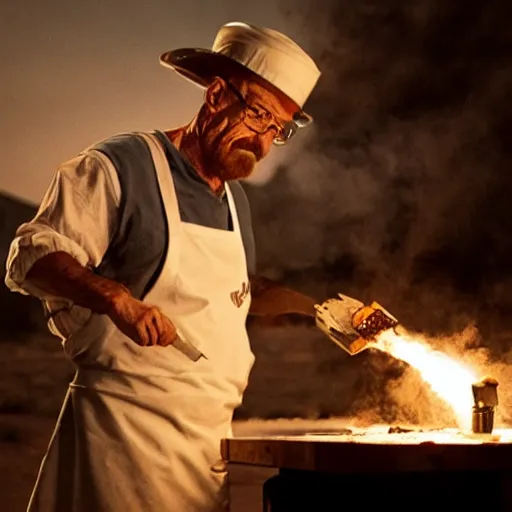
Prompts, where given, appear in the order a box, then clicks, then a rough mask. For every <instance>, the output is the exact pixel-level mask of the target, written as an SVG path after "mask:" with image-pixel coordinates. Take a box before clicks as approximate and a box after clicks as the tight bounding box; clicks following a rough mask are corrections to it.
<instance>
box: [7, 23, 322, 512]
mask: <svg viewBox="0 0 512 512" xmlns="http://www.w3.org/2000/svg"><path fill="white" fill-rule="evenodd" d="M161 62H162V63H163V64H164V65H166V66H168V67H170V68H172V69H174V70H175V71H177V72H178V73H180V74H181V75H184V76H185V77H187V78H189V79H191V80H192V81H194V82H195V83H196V84H199V85H201V86H203V87H205V88H206V92H205V100H204V104H203V105H202V107H201V108H200V110H199V112H198V114H197V115H196V117H195V118H194V119H193V120H192V122H190V124H188V125H187V126H184V127H180V128H176V129H172V130H168V131H166V132H162V131H155V132H153V133H130V134H120V135H116V136H114V137H111V138H109V139H107V140H105V141H102V142H100V143H98V144H95V145H94V146H91V147H90V148H88V149H87V150H85V151H84V152H82V153H81V154H80V155H78V156H77V157H76V158H74V159H72V160H70V161H68V162H66V163H64V164H63V165H62V166H61V168H60V169H59V170H58V172H57V173H56V174H55V176H54V178H53V181H52V183H51V186H50V187H49V189H48V192H47V194H46V196H45V198H44V199H43V201H42V205H41V207H40V209H39V211H38V213H37V215H36V217H35V218H34V219H33V220H32V221H31V222H29V223H27V224H24V225H22V226H21V227H20V228H19V230H18V232H17V236H16V239H15V240H14V241H13V243H12V247H11V251H10V254H9V258H8V262H7V267H8V269H7V270H8V272H7V278H6V283H7V285H8V286H9V287H10V288H11V289H12V290H15V291H19V292H21V293H28V294H32V295H34V296H37V297H39V298H40V299H41V300H42V301H43V303H44V305H45V309H46V312H47V315H48V319H49V327H50V329H51V330H52V332H53V333H55V334H57V335H59V336H60V337H61V338H62V340H63V347H64V352H65V354H66V356H67V357H68V358H69V359H70V360H71V361H72V362H73V363H74V364H75V365H76V368H77V372H76V376H75V378H74V380H73V382H72V383H71V384H70V389H69V392H68V395H67V397H66V400H65V404H64V406H63V409H62V412H61V415H60V417H59V420H58V424H57V428H56V430H55V433H54V435H53V437H52V440H51V443H50V447H49V449H48V452H47V455H46V457H45V459H44V461H43V464H42V467H41V470H40V474H39V477H38V480H37V483H36V486H35V489H34V492H33V494H32V498H31V501H30V504H29V510H31V511H57V510H58V511H61V510H62V511H66V512H71V511H74V512H82V511H83V512H93V511H94V512H107V511H109V512H110V511H112V512H120V511H141V512H142V511H144V512H153V511H154V512H163V511H177V512H181V511H184V512H186V511H213V510H222V509H225V508H226V506H227V505H226V503H227V493H226V468H225V466H224V464H223V463H222V461H221V455H220V441H221V439H222V438H223V437H226V436H228V435H229V434H230V424H231V420H232V415H233V411H234V409H235V408H236V407H237V406H239V405H240V403H241V400H242V395H243V392H244V390H245V387H246V385H247V380H248V376H249V373H250V370H251V367H252V364H253V360H254V356H253V354H252V352H251V349H250V346H249V341H248V337H247V332H246V327H245V323H246V319H247V314H248V312H249V307H251V313H253V314H256V315H263V316H276V315H281V314H284V313H298V314H304V315H309V316H314V308H313V305H314V301H312V300H311V299H309V298H308V297H305V296H303V295H300V294H298V293H295V292H293V291H290V290H286V289H282V288H278V287H275V286H272V285H271V284H270V283H268V282H265V281H264V280H261V279H259V280H258V279H257V277H256V276H255V275H254V240H253V236H252V230H251V225H250V213H249V209H248V205H247V199H246V197H245V195H244V192H243V189H242V188H241V186H240V185H239V184H238V183H237V182H236V180H239V179H242V178H246V177H248V176H249V175H250V174H251V173H252V171H253V169H254V166H255V164H256V163H257V162H258V161H259V160H260V159H261V158H263V157H264V156H265V155H267V154H268V152H269V150H270V148H271V146H272V144H273V143H274V144H277V145H280V144H284V143H286V142H288V140H289V139H290V138H291V136H292V135H293V134H294V133H295V131H296V129H297V128H299V127H301V126H305V125H306V124H308V123H309V122H310V121H311V118H310V117H309V116H308V115H307V114H305V113H304V112H303V111H302V106H303V104H304V102H305V101H306V99H307V97H308V96H309V94H310V92H311V91H312V89H313V87H314V86H315V84H316V82H317V80H318V78H319V74H320V73H319V71H318V69H317V67H316V65H315V64H314V63H313V61H312V60H311V59H310V58H309V57H308V56H307V55H306V54H305V53H304V51H303V50H301V49H300V48H299V47H298V46H297V45H296V44H295V43H293V42H292V41H291V40H290V39H288V38H287V37H285V36H284V35H282V34H280V33H278V32H275V31H273V30H269V29H262V28H257V27H253V26H249V25H246V24H243V23H230V24H227V25H225V26H223V27H222V28H221V29H220V31H219V33H218V35H217V37H216V39H215V42H214V44H213V48H212V50H211V51H210V50H202V49H180V50H175V51H170V52H168V53H165V54H164V55H162V56H161ZM248 276H251V277H250V281H249V277H248ZM251 294H252V297H251Z"/></svg>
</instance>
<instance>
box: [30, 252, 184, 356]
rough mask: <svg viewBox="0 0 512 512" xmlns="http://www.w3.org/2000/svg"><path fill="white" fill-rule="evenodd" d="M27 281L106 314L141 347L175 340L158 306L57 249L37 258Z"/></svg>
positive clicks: (169, 324)
mask: <svg viewBox="0 0 512 512" xmlns="http://www.w3.org/2000/svg"><path fill="white" fill-rule="evenodd" d="M26 279H27V281H29V282H30V283H32V284H33V285H35V286H36V287H37V288H38V289H40V290H43V291H45V292H46V293H48V294H50V295H53V296H55V297H62V298H64V299H67V300H69V301H71V302H73V303H74V304H76V305H78V306H81V307H83V308H87V309H89V310H91V311H93V312H94V313H98V314H105V315H108V316H109V317H110V319H111V320H112V321H113V322H114V324H115V325H116V326H117V327H118V328H119V330H120V331H121V332H123V333H124V334H125V335H126V336H128V337H129V338H131V339H132V340H133V341H135V342H136V343H138V344H139V345H142V346H147V345H162V346H167V345H170V344H171V343H173V342H174V341H175V339H176V329H175V327H174V325H173V324H172V322H171V321H170V320H169V319H168V318H167V317H166V316H165V315H163V314H162V313H161V311H160V310H159V309H158V308H157V307H155V306H151V305H148V304H145V303H143V302H141V301H139V300H137V299H135V298H134V297H133V296H132V295H131V293H130V291H129V290H128V288H126V287H125V286H123V285H122V284H120V283H117V282H115V281H112V280H110V279H106V278H104V277H101V276H98V275H96V274H95V273H94V272H92V271H91V270H89V269H87V268H85V267H83V266H82V265H80V263H79V262H78V261H77V260H75V259H74V258H73V257H72V256H71V255H70V254H67V253H65V252H54V253H51V254H48V255H46V256H43V257H42V258H40V259H39V260H37V261H36V262H35V263H34V264H33V265H32V267H31V268H30V270H29V271H28V272H27V276H26Z"/></svg>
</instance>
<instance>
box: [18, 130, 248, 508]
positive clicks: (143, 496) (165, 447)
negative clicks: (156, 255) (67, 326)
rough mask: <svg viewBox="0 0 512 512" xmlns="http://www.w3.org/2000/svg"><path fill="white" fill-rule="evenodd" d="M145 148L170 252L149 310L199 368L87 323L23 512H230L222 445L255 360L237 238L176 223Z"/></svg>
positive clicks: (156, 148)
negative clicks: (191, 349) (157, 312)
mask: <svg viewBox="0 0 512 512" xmlns="http://www.w3.org/2000/svg"><path fill="white" fill-rule="evenodd" d="M141 136H143V137H144V138H145V139H146V140H147V142H148V144H149V145H150V148H151V151H152V154H153V160H154V161H155V167H156V169H157V175H158V182H159V186H160V191H161V194H162V197H163V200H164V205H165V209H166V213H167V222H168V227H169V240H170V241H169V252H168V254H167V257H166V261H165V265H164V267H163V270H162V272H161V274H160V276H159V278H158V280H157V282H156V283H155V285H154V287H153V289H152V290H151V291H150V293H149V294H148V295H147V297H146V298H145V299H144V301H145V302H147V303H150V304H154V305H156V306H158V307H160V308H161V310H162V311H163V312H164V313H165V314H166V315H167V316H168V317H169V318H170V319H171V320H172V321H173V323H174V324H175V325H176V327H177V329H178V333H179V334H180V335H181V337H182V338H183V339H184V340H186V341H188V342H190V343H191V344H193V345H195V346H196V347H197V348H198V349H199V350H200V351H201V352H202V353H203V354H204V355H205V356H206V358H201V359H199V360H198V361H196V362H192V361H191V360H189V359H188V358H187V357H185V356H184V355H183V354H182V353H181V352H179V351H178V350H176V348H174V347H166V348H164V347H140V346H138V345H137V344H135V343H134V342H132V341H131V340H130V339H129V338H127V337H126V336H124V335H123V334H122V333H121V332H120V331H119V330H118V329H117V328H116V327H115V326H114V324H113V323H112V322H111V321H110V319H109V318H108V317H106V316H104V315H95V314H93V315H92V316H91V318H90V319H89V321H88V322H87V323H86V325H85V326H84V328H83V329H81V330H80V331H79V332H77V333H75V334H73V335H72V336H70V337H69V338H68V339H66V340H65V341H64V342H63V346H64V351H65V353H66V355H67V356H68V357H69V358H70V359H71V360H72V361H73V362H74V363H75V364H76V365H77V367H78V370H77V374H76V376H75V379H74V381H73V383H72V384H71V385H70V389H69V391H68V394H67V397H66V401H65V404H64V406H63V408H62V412H61V415H60V417H59V420H58V423H57V427H56V429H55V432H54V434H53V437H52V440H51V442H50V446H49V448H48V452H47V454H46V456H45V458H44V460H43V463H42V466H41V470H40V472H39V476H38V479H37V482H36V486H35V488H34V491H33V494H32V497H31V500H30V504H29V507H28V510H29V511H30V512H57V511H58V512H61V511H62V512H131V511H133V512H135V511H137V512H166V511H175V512H206V511H208V512H210V511H214V510H215V511H217V510H227V509H228V489H227V471H226V466H225V464H224V463H223V462H222V460H221V455H220V441H221V439H222V438H223V437H227V436H229V435H230V433H231V420H232V415H233V410H234V409H235V408H236V407H237V406H238V405H240V403H241V400H242V394H243V392H244V390H245V387H246V385H247V380H248V376H249V372H250V370H251V367H252V364H253V361H254V356H253V354H252V352H251V349H250V346H249V340H248V337H247V332H246V328H245V322H246V317H247V313H248V310H249V304H250V292H249V289H248V277H247V267H246V260H245V252H244V247H243V243H242V239H241V234H240V229H239V224H238V216H237V213H236V209H235V204H234V201H233V197H232V195H231V192H230V190H229V187H228V186H227V185H226V192H227V197H228V200H229V208H230V211H231V216H232V224H233V231H223V230H218V229H213V228H207V227H202V226H198V225H193V224H188V223H184V222H181V220H180V216H179V211H178V203H177V199H176V194H175V191H174V185H173V181H172V176H171V172H170V170H169V166H168V163H167V159H166V158H165V155H164V152H163V149H162V148H161V146H160V143H159V142H158V140H157V139H156V138H155V137H154V136H153V135H148V134H141Z"/></svg>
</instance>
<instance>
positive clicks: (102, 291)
mask: <svg viewBox="0 0 512 512" xmlns="http://www.w3.org/2000/svg"><path fill="white" fill-rule="evenodd" d="M26 280H27V281H29V282H30V283H32V284H34V285H35V286H37V287H38V288H39V289H41V290H43V291H45V292H46V293H49V294H51V295H54V296H55V297H61V298H64V299H67V300H70V301H71V302H73V303H74V304H76V305H78V306H81V307H84V308H87V309H90V310H91V311H93V312H94V313H99V314H105V313H107V312H108V311H109V309H110V307H111V305H112V304H113V302H114V301H115V299H116V298H117V297H119V296H121V295H123V294H125V293H129V291H128V289H127V288H126V287H125V286H123V285H122V284H119V283H117V282H115V281H112V280H110V279H106V278H104V277H101V276H98V275H96V274H95V273H94V272H92V271H91V270H89V269H87V268H85V267H83V266H82V265H80V263H78V261H77V260H75V258H73V256H71V255H70V254H68V253H65V252H55V253H51V254H48V255H46V256H43V257H42V258H41V259H39V260H38V261H36V262H35V263H34V265H32V267H31V269H30V270H29V271H28V273H27V276H26Z"/></svg>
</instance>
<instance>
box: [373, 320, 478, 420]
mask: <svg viewBox="0 0 512 512" xmlns="http://www.w3.org/2000/svg"><path fill="white" fill-rule="evenodd" d="M372 346H373V347H374V348H376V349H378V350H381V351H383V352H386V353H388V354H390V355H391V356H393V357H395V358H396V359H400V360H401V361H404V362H406V363H408V364H410V365H411V366H412V367H413V368H415V369H416V370H418V371H419V372H420V375H421V377H422V378H423V380H424V381H425V382H426V383H427V384H429V385H430V387H431V388H432V390H433V391H434V393H436V394H437V395H438V396H439V397H440V398H441V399H442V400H444V401H445V402H446V403H447V404H449V405H450V406H451V407H452V409H453V411H454V414H455V416H456V418H457V421H458V426H459V427H460V428H463V429H469V428H470V427H471V415H472V407H473V393H472V388H471V385H472V384H473V383H474V382H476V381H477V380H478V376H477V374H476V373H475V372H474V371H473V370H472V369H471V368H470V367H468V366H466V365H465V364H463V363H461V362H459V361H456V360H455V359H453V358H451V357H450V356H448V355H447V354H443V353H442V352H439V351H437V350H434V349H433V348H431V347H429V346H428V345H427V344H425V343H422V342H420V341H417V340H415V339H414V338H413V337H411V336H408V335H406V334H397V333H396V332H395V331H394V330H393V329H388V330H386V331H383V332H382V333H381V334H379V336H378V337H377V339H376V341H375V342H374V343H372Z"/></svg>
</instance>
